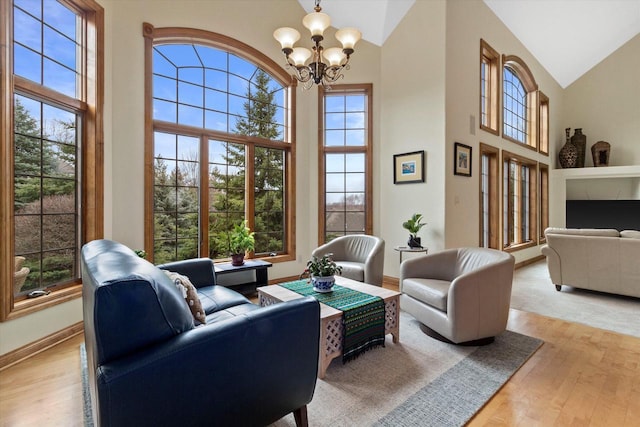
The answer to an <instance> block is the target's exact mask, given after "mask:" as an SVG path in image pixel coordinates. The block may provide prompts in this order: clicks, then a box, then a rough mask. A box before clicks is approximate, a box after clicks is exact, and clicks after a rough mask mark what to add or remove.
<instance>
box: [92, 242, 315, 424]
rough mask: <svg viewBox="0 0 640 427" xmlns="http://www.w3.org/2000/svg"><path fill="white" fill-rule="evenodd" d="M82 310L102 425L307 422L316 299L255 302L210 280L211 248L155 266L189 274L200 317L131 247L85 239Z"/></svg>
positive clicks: (95, 415) (98, 418)
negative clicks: (199, 319) (201, 321)
mask: <svg viewBox="0 0 640 427" xmlns="http://www.w3.org/2000/svg"><path fill="white" fill-rule="evenodd" d="M81 265H82V280H83V294H82V299H83V311H84V327H85V344H86V349H87V364H88V374H89V386H90V395H91V403H92V407H93V418H94V423H95V424H96V425H97V426H196V425H197V426H203V425H205V426H264V425H267V424H269V423H272V422H274V421H276V420H278V419H279V418H281V417H283V416H285V415H286V414H288V413H290V412H293V413H294V415H295V418H296V424H299V425H305V424H306V422H307V421H306V405H307V404H308V403H309V402H310V401H311V399H312V397H313V392H314V389H315V384H316V378H317V373H318V343H319V333H320V326H319V323H320V320H319V319H320V308H319V305H318V303H317V301H316V300H314V299H313V298H311V297H308V298H300V299H298V300H295V301H290V302H286V303H281V304H275V305H272V306H269V307H258V306H256V305H254V304H252V303H251V302H250V301H249V300H247V299H246V298H245V297H244V296H242V295H240V294H238V293H236V292H234V291H232V290H230V289H227V288H225V287H223V286H217V285H216V284H215V273H214V269H213V263H212V261H211V260H210V259H208V258H201V259H195V260H187V261H180V262H175V263H171V264H166V265H164V266H162V267H163V268H165V269H169V270H171V271H175V272H178V273H181V274H183V275H186V276H187V277H189V279H190V281H191V282H192V283H193V284H194V286H195V287H196V288H197V290H198V294H199V296H200V299H201V302H202V305H203V308H204V310H205V313H206V320H207V322H206V324H205V325H200V326H198V327H196V326H195V325H194V320H193V317H192V315H191V312H190V311H189V308H188V306H187V304H186V302H185V300H184V298H183V296H182V294H181V293H180V291H179V290H178V289H177V287H176V286H175V284H174V283H173V282H172V281H171V280H170V279H169V278H168V277H167V276H166V275H165V274H164V273H163V272H162V271H161V270H160V268H158V267H156V266H154V265H153V264H151V263H149V262H147V261H145V260H143V259H141V258H139V257H138V256H137V255H136V254H135V253H134V252H133V251H132V250H131V249H129V248H128V247H126V246H124V245H122V244H120V243H117V242H114V241H110V240H95V241H92V242H90V243H87V244H86V245H85V246H84V247H83V248H82V254H81Z"/></svg>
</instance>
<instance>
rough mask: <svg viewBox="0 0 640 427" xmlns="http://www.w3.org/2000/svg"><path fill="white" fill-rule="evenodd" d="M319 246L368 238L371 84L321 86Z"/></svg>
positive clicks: (370, 219) (371, 228) (369, 225)
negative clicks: (342, 239) (353, 236)
mask: <svg viewBox="0 0 640 427" xmlns="http://www.w3.org/2000/svg"><path fill="white" fill-rule="evenodd" d="M319 90H320V95H319V97H318V99H319V102H320V105H319V108H318V110H319V111H320V134H321V142H320V144H318V146H319V156H318V158H319V161H320V168H319V170H320V179H319V183H320V184H319V186H320V188H319V192H318V194H319V197H320V202H319V204H320V212H321V214H320V227H319V229H318V230H319V234H320V235H319V237H318V240H319V242H320V243H323V242H328V241H330V240H332V239H334V238H335V237H337V236H344V235H347V234H363V233H365V234H371V233H372V232H373V225H372V224H373V220H372V218H371V210H372V201H371V185H372V178H371V167H372V159H371V121H372V119H371V105H372V99H371V98H372V94H371V92H372V86H371V85H370V84H367V85H334V86H333V87H332V89H331V90H330V91H329V90H326V89H325V88H324V87H320V89H319Z"/></svg>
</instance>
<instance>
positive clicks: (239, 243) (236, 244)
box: [229, 219, 256, 266]
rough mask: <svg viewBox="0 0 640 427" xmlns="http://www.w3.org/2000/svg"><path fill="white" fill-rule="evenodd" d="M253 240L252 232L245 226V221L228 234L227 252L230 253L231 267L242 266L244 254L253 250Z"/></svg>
mask: <svg viewBox="0 0 640 427" xmlns="http://www.w3.org/2000/svg"><path fill="white" fill-rule="evenodd" d="M255 243H256V241H255V238H254V236H253V231H251V230H250V229H249V227H248V226H247V220H246V219H245V220H244V221H242V222H241V223H240V224H238V225H235V226H234V227H233V230H232V231H231V232H230V233H229V252H230V253H231V265H233V266H239V265H243V264H244V256H245V254H246V252H251V251H253V250H254V249H255Z"/></svg>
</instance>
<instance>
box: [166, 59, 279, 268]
mask: <svg viewBox="0 0 640 427" xmlns="http://www.w3.org/2000/svg"><path fill="white" fill-rule="evenodd" d="M270 82H271V78H270V77H269V76H268V75H267V74H266V73H265V72H263V71H262V70H258V71H257V73H256V76H255V79H254V80H253V81H252V83H251V85H250V87H249V88H248V90H247V93H246V98H247V100H246V101H245V103H244V105H243V108H244V112H245V117H242V118H240V119H239V120H238V121H237V122H236V128H235V133H237V134H240V135H248V136H252V137H259V138H264V139H269V140H278V139H280V138H281V132H280V130H279V129H278V126H277V125H276V124H275V122H276V120H275V115H276V113H277V107H276V105H275V102H274V98H275V94H274V93H273V92H272V91H271V89H270V88H269V84H270ZM214 148H215V151H216V152H218V151H222V152H224V154H223V155H222V160H221V161H219V162H218V163H212V164H210V165H209V166H210V172H209V199H210V200H209V203H210V206H209V208H208V212H209V230H208V239H209V257H210V258H213V259H219V258H226V257H228V256H229V255H230V254H231V253H232V252H233V249H232V247H231V240H230V238H231V237H230V232H231V231H232V230H233V227H234V226H235V225H236V224H239V223H241V222H242V221H244V220H245V219H246V218H245V211H246V206H245V204H246V195H245V192H246V175H245V171H246V162H247V161H248V160H251V159H249V158H248V157H247V151H248V150H247V148H246V147H245V145H244V144H239V143H230V142H225V141H210V151H214ZM167 161H168V160H165V159H160V158H156V161H155V194H154V205H155V206H154V230H155V231H154V233H155V235H154V242H155V247H154V262H156V263H161V262H168V261H174V260H178V259H186V258H192V257H197V256H198V227H199V224H198V210H199V200H198V193H197V188H198V185H199V183H198V177H197V174H195V173H193V174H191V173H188V172H187V171H185V170H181V169H180V167H175V168H173V169H174V170H175V172H174V171H173V170H172V172H169V168H168V164H167ZM253 161H254V162H255V163H254V169H255V177H254V180H255V187H254V189H253V191H254V197H255V206H254V210H255V217H254V218H253V223H254V227H253V231H254V232H255V235H254V236H255V252H256V253H271V252H282V251H284V150H280V149H274V148H266V147H260V146H256V147H255V157H254V159H253ZM180 163H184V162H180ZM185 187H188V188H193V190H194V191H187V188H185ZM202 208H203V209H205V208H206V207H202Z"/></svg>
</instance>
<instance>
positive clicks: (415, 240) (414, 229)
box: [402, 213, 427, 248]
mask: <svg viewBox="0 0 640 427" xmlns="http://www.w3.org/2000/svg"><path fill="white" fill-rule="evenodd" d="M421 220H422V214H417V213H416V214H413V216H412V217H411V218H410V219H409V220H407V221H405V222H403V223H402V227H403V228H405V229H406V230H408V231H409V241H408V242H407V244H408V245H409V247H410V248H422V243H421V239H420V237H418V232H419V231H420V229H421V228H422V227H424V226H425V225H427V223H426V222H420V221H421Z"/></svg>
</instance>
